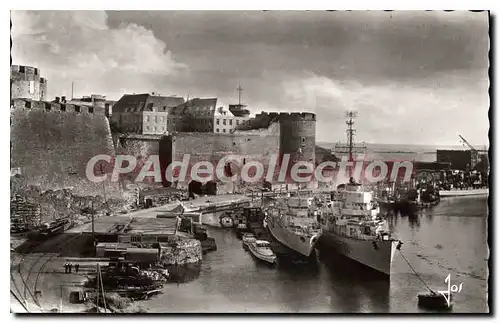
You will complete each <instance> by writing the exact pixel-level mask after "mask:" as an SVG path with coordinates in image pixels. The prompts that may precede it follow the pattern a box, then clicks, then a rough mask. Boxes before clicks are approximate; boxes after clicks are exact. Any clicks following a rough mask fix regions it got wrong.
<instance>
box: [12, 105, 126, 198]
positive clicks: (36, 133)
mask: <svg viewBox="0 0 500 323" xmlns="http://www.w3.org/2000/svg"><path fill="white" fill-rule="evenodd" d="M98 154H107V155H110V156H114V155H115V149H114V146H113V141H112V139H111V130H110V127H109V123H108V120H107V118H106V116H105V115H104V110H96V111H94V109H92V108H88V107H84V106H74V105H70V104H56V103H49V102H42V101H31V100H23V99H15V100H12V102H11V168H17V169H19V173H20V175H16V176H17V177H18V178H17V179H16V181H21V182H23V185H38V186H40V187H41V189H42V190H48V189H52V190H55V189H63V188H73V190H74V192H75V194H81V195H96V194H102V192H103V190H105V191H106V194H109V195H113V194H117V192H119V189H118V184H117V183H115V184H112V183H109V182H105V183H104V185H103V184H102V183H99V184H97V183H93V182H91V181H90V180H89V179H88V178H87V176H86V173H85V171H86V166H87V162H88V161H89V160H90V159H91V158H92V157H94V156H96V155H98ZM101 171H103V172H108V171H109V170H107V169H100V170H96V171H95V174H96V175H99V174H100V172H101Z"/></svg>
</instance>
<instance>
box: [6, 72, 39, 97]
mask: <svg viewBox="0 0 500 323" xmlns="http://www.w3.org/2000/svg"><path fill="white" fill-rule="evenodd" d="M10 92H11V98H12V99H17V98H23V99H31V100H37V101H38V100H42V101H43V100H45V99H46V98H47V79H45V78H43V77H41V76H40V70H39V69H38V68H36V67H31V66H23V65H11V67H10Z"/></svg>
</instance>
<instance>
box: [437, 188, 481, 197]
mask: <svg viewBox="0 0 500 323" xmlns="http://www.w3.org/2000/svg"><path fill="white" fill-rule="evenodd" d="M439 196H440V197H458V196H488V189H487V188H480V189H472V190H450V191H444V190H441V191H439Z"/></svg>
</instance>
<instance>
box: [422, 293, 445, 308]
mask: <svg viewBox="0 0 500 323" xmlns="http://www.w3.org/2000/svg"><path fill="white" fill-rule="evenodd" d="M448 297H449V303H448V301H447V300H446V297H445V296H444V295H443V294H440V293H436V292H428V293H422V294H419V295H418V306H420V307H423V308H428V309H448V308H451V306H452V305H453V303H452V295H451V294H450V295H449V296H448Z"/></svg>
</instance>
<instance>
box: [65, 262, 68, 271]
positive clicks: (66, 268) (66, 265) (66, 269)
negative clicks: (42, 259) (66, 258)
mask: <svg viewBox="0 0 500 323" xmlns="http://www.w3.org/2000/svg"><path fill="white" fill-rule="evenodd" d="M64 273H65V274H67V273H68V263H67V262H65V263H64Z"/></svg>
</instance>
